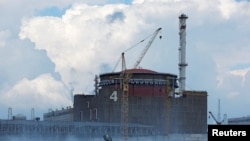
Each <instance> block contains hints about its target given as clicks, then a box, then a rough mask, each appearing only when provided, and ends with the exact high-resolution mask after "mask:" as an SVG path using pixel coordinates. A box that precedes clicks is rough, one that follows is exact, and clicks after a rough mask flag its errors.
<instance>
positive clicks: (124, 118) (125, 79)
mask: <svg viewBox="0 0 250 141" xmlns="http://www.w3.org/2000/svg"><path fill="white" fill-rule="evenodd" d="M161 29H162V28H158V29H157V30H156V31H155V32H154V33H153V36H152V37H151V39H150V40H149V42H148V44H147V45H146V47H145V48H144V50H143V51H142V53H141V55H140V56H139V58H138V59H137V61H136V62H135V64H134V67H133V68H134V69H135V68H137V67H138V66H139V64H140V62H141V60H142V59H143V57H144V56H145V54H146V52H147V51H148V49H149V47H150V46H151V45H152V43H153V41H154V39H155V37H156V36H157V34H158V33H159V32H160V31H161ZM160 39H161V36H160ZM132 74H133V72H131V71H127V70H126V65H125V57H124V52H123V53H122V96H121V133H122V137H123V139H124V141H127V140H128V112H129V104H128V95H129V80H130V78H131V77H132Z"/></svg>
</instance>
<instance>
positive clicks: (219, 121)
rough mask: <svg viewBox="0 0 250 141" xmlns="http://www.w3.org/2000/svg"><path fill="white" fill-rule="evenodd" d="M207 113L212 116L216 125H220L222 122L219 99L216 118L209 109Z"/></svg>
mask: <svg viewBox="0 0 250 141" xmlns="http://www.w3.org/2000/svg"><path fill="white" fill-rule="evenodd" d="M209 114H210V115H211V116H212V118H213V120H214V121H215V122H216V124H217V125H221V124H222V123H223V122H224V119H223V120H220V99H219V100H218V119H216V118H215V117H214V115H213V113H212V112H211V111H209Z"/></svg>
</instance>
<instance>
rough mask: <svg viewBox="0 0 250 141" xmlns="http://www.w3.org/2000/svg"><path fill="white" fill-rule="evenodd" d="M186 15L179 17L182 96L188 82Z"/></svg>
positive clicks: (180, 89)
mask: <svg viewBox="0 0 250 141" xmlns="http://www.w3.org/2000/svg"><path fill="white" fill-rule="evenodd" d="M187 18H188V17H187V16H186V15H185V14H181V15H180V16H179V30H180V32H179V35H180V48H179V84H180V87H179V94H180V95H182V94H183V91H185V87H186V86H185V85H186V84H185V80H186V66H187V63H186V19H187Z"/></svg>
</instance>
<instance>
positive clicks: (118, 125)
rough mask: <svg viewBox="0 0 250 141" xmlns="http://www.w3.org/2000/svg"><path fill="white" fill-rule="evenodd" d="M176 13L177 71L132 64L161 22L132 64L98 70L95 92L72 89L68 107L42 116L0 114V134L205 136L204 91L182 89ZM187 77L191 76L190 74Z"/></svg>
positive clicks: (182, 26)
mask: <svg viewBox="0 0 250 141" xmlns="http://www.w3.org/2000/svg"><path fill="white" fill-rule="evenodd" d="M187 19H188V17H187V15H185V14H181V15H180V16H179V37H180V43H179V64H178V66H179V76H178V75H176V74H170V73H167V72H157V70H151V69H144V68H143V69H142V68H138V66H139V64H140V62H141V60H142V59H143V57H144V55H145V54H146V52H147V51H148V49H149V48H150V46H151V45H152V44H153V41H154V39H155V38H156V37H157V35H158V33H159V32H160V31H161V28H158V29H157V30H156V31H155V32H154V33H153V34H152V37H151V39H150V41H149V42H148V44H147V45H146V47H145V48H144V50H143V52H142V53H141V55H140V56H139V59H138V60H137V61H136V62H135V65H134V67H133V68H130V69H127V68H126V67H125V66H126V65H125V57H124V52H123V53H121V58H122V70H121V71H117V72H107V73H103V74H99V75H97V76H96V78H95V82H94V85H95V94H94V95H90V94H74V105H73V107H67V108H65V109H60V110H50V111H49V112H47V113H44V117H43V119H44V120H42V121H41V120H39V119H37V118H35V119H34V120H26V119H25V118H24V117H22V116H19V117H14V118H13V117H12V118H10V119H8V120H0V139H5V138H7V137H16V138H18V137H19V136H24V135H25V136H26V137H27V138H37V139H41V140H42V139H43V138H46V140H53V141H55V140H60V141H61V140H63V139H66V138H67V137H69V136H70V137H74V138H75V139H77V140H79V141H80V140H84V139H90V138H91V139H92V140H94V139H95V138H98V137H100V138H102V137H103V136H104V135H106V134H108V135H110V136H111V137H112V138H113V140H114V141H117V140H120V141H122V140H124V141H126V140H135V138H136V139H138V138H150V140H155V141H158V140H172V141H175V140H178V141H182V140H183V141H184V140H194V139H195V140H197V141H206V140H207V135H206V134H207V117H208V115H207V96H208V94H207V92H206V91H205V90H197V91H194V90H186V88H185V87H186V86H185V85H186V83H185V80H186V67H187V66H188V65H187V62H186V27H187V26H186V20H187ZM191 79H192V78H191Z"/></svg>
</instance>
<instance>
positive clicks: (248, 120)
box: [228, 116, 250, 125]
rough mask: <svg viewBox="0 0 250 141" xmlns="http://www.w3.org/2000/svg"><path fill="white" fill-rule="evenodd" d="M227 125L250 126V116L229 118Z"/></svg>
mask: <svg viewBox="0 0 250 141" xmlns="http://www.w3.org/2000/svg"><path fill="white" fill-rule="evenodd" d="M228 124H234V125H239V124H240V125H250V116H245V117H238V118H229V119H228Z"/></svg>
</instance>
